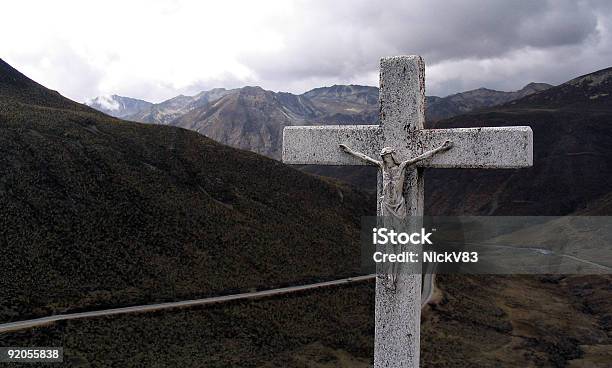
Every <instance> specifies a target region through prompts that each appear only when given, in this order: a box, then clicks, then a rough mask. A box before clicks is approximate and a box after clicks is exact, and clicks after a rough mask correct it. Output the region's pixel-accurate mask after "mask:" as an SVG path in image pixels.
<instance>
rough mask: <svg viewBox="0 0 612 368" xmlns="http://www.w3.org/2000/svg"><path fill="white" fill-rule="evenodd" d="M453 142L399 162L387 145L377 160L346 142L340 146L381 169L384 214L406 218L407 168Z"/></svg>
mask: <svg viewBox="0 0 612 368" xmlns="http://www.w3.org/2000/svg"><path fill="white" fill-rule="evenodd" d="M452 146H453V143H452V142H451V141H446V142H444V144H442V145H441V146H440V147H437V148H434V149H432V150H431V151H427V152H425V153H423V154H421V155H419V156H417V157H415V158H412V159H408V160H404V161H402V162H397V160H396V159H395V156H394V153H395V150H394V149H393V148H392V147H385V148H383V149H382V150H381V151H380V157H381V158H382V161H379V160H376V159H374V158H372V157H370V156H368V155H366V154H364V153H361V152H356V151H353V150H352V149H351V148H350V147H348V146H346V145H345V144H340V145H339V147H340V148H341V149H342V150H343V151H344V152H346V153H348V154H350V155H353V156H355V157H357V158H359V159H361V160H363V161H365V162H366V163H368V164H372V165H374V166H376V167H378V169H379V170H380V171H381V176H382V181H383V183H382V197H381V198H380V203H381V205H382V208H381V215H382V216H393V217H395V218H398V219H404V218H406V200H405V199H404V178H405V175H406V169H409V168H411V167H413V166H414V165H416V164H417V163H418V162H420V161H423V160H425V159H428V158H430V157H432V156H433V155H435V154H436V153H438V152H443V151H446V150H449V149H451V147H452Z"/></svg>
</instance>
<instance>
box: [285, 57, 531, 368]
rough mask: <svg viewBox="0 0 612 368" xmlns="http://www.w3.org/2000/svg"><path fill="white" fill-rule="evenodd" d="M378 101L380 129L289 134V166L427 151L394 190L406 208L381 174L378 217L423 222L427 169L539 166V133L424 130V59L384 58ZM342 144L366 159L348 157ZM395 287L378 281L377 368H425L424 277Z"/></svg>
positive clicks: (406, 278)
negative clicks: (387, 151)
mask: <svg viewBox="0 0 612 368" xmlns="http://www.w3.org/2000/svg"><path fill="white" fill-rule="evenodd" d="M379 102H380V125H326V126H303V127H298V126H295V127H286V128H285V129H284V131H283V161H284V162H285V163H289V164H299V165H304V164H313V165H365V164H368V163H373V162H371V161H368V160H364V157H368V158H371V157H376V155H377V154H378V153H379V152H380V150H381V148H383V147H393V148H394V150H395V153H394V154H393V156H391V158H392V160H393V161H394V163H391V162H389V165H390V167H394V164H396V163H397V162H399V163H403V162H405V161H408V162H410V161H411V158H413V159H412V160H414V159H415V158H419V157H420V156H421V155H424V154H423V152H425V154H427V157H423V158H421V159H419V160H417V161H415V162H414V163H412V164H408V163H406V164H405V165H404V168H403V171H404V175H402V176H401V180H403V181H404V182H403V183H401V184H403V185H401V187H402V188H400V185H397V183H399V182H395V183H396V184H394V185H393V191H392V192H393V193H394V194H397V193H399V192H400V191H401V194H402V195H401V196H400V197H401V198H399V197H398V196H397V195H396V197H394V200H398V201H399V202H395V201H391V199H390V198H388V197H387V199H385V187H384V182H385V178H384V177H383V176H384V170H379V171H378V185H377V193H378V203H377V215H378V216H385V215H386V214H387V213H388V210H389V209H393V208H395V209H394V211H396V212H398V213H399V214H402V213H405V216H415V217H418V216H423V192H424V190H423V168H425V167H433V168H480V169H487V168H491V169H493V168H508V169H510V168H521V167H528V166H531V165H532V161H533V133H532V131H531V128H529V127H527V126H519V127H494V128H457V129H424V126H423V125H424V122H425V64H424V63H423V59H421V57H420V56H398V57H389V58H383V59H381V62H380V90H379ZM447 141H450V142H452V149H440V150H438V151H436V147H437V148H440V147H444V145H445V144H446V143H445V142H447ZM340 145H344V146H345V147H350V148H351V151H353V152H359V153H360V155H361V156H357V157H355V155H352V154H351V155H349V154H347V153H346V151H345V149H344V148H341V146H340ZM446 145H447V147H448V146H449V145H450V144H446ZM448 148H449V147H448ZM433 151H436V152H435V154H433V153H431V152H433ZM430 153H431V154H430ZM374 161H376V162H379V161H378V160H374ZM377 165H378V163H377ZM383 165H384V158H383ZM395 171H396V170H395ZM387 172H389V173H390V172H391V171H389V170H388V171H387ZM439 190H444V188H439ZM387 200H389V202H388V203H385V202H386V201H387ZM402 201H403V203H402ZM402 206H403V209H400V208H401V207H402ZM387 207H391V208H387ZM394 284H395V286H394V288H388V287H386V286H385V285H386V281H385V280H383V279H380V278H377V279H376V300H375V316H374V318H375V337H374V367H376V368H382V367H409V368H415V367H418V366H419V353H420V345H419V342H420V341H419V340H420V323H421V274H419V273H410V272H403V273H398V275H397V279H396V280H395V282H394Z"/></svg>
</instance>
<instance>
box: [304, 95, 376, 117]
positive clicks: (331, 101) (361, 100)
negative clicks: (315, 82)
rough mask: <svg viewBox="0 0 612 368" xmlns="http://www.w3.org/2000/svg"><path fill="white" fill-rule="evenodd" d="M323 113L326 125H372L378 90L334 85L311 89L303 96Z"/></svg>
mask: <svg viewBox="0 0 612 368" xmlns="http://www.w3.org/2000/svg"><path fill="white" fill-rule="evenodd" d="M302 96H303V97H305V98H308V99H309V100H311V101H312V103H313V104H314V105H315V106H316V107H317V108H318V109H319V110H321V111H324V113H325V120H324V122H325V123H328V124H372V123H373V122H376V121H378V88H376V87H369V86H357V85H349V86H344V85H334V86H331V87H321V88H315V89H312V90H310V91H308V92H306V93H304V94H302Z"/></svg>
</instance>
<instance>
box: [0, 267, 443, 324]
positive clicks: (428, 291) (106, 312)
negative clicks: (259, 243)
mask: <svg viewBox="0 0 612 368" xmlns="http://www.w3.org/2000/svg"><path fill="white" fill-rule="evenodd" d="M427 276H431V275H425V278H424V281H425V283H424V286H423V291H424V293H422V295H423V296H424V298H423V301H422V303H421V306H423V305H425V304H427V301H429V298H430V297H431V295H432V294H433V288H434V285H433V278H432V277H427ZM375 278H376V275H365V276H355V277H347V278H343V279H338V280H333V281H325V282H318V283H315V284H308V285H299V286H289V287H284V288H278V289H270V290H263V291H253V292H248V293H241V294H232V295H224V296H216V297H210V298H203V299H192V300H183V301H179V302H168V303H158V304H148V305H135V306H132V307H122V308H112V309H103V310H98V311H89V312H79V313H67V314H57V315H54V316H48V317H41V318H36V319H29V320H25V321H16V322H9V323H3V324H0V333H3V332H10V331H17V330H23V329H27V328H32V327H39V326H44V325H48V324H52V323H54V322H58V321H66V320H73V319H82V318H92V317H102V316H112V315H117V314H128V313H142V312H152V311H159V310H163V309H173V308H184V307H193V306H198V305H208V304H217V303H224V302H229V301H234V300H244V299H257V298H264V297H269V296H274V295H282V294H289V293H294V292H298V291H304V290H312V289H320V288H325V287H331V286H338V285H345V284H351V283H357V282H363V281H367V280H373V279H375ZM425 297H426V298H425Z"/></svg>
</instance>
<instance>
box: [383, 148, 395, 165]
mask: <svg viewBox="0 0 612 368" xmlns="http://www.w3.org/2000/svg"><path fill="white" fill-rule="evenodd" d="M394 153H395V150H394V149H393V148H391V147H385V148H383V149H382V150H380V157H381V158H382V160H383V162H384V163H386V164H389V165H391V164H397V161H395V157H394V156H393V154H394Z"/></svg>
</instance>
